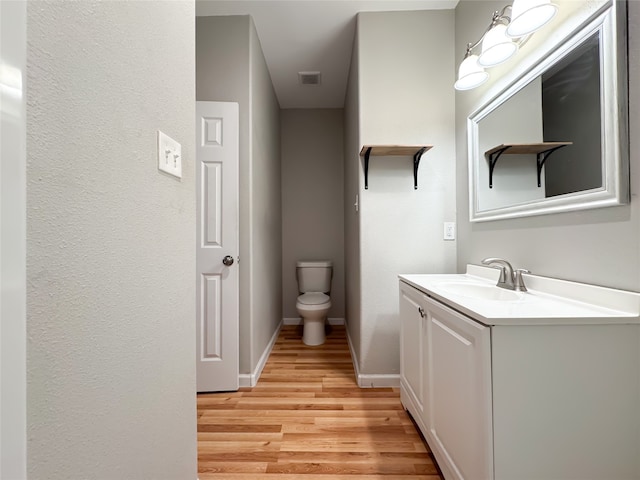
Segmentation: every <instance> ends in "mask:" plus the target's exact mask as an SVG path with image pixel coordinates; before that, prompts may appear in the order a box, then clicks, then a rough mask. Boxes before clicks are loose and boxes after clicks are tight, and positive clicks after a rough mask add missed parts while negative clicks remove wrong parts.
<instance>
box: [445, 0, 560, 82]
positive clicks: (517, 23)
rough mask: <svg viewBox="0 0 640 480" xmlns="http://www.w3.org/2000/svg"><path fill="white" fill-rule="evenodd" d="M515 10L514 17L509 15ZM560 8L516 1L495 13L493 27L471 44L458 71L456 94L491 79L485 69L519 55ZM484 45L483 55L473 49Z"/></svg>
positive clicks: (541, 1)
mask: <svg viewBox="0 0 640 480" xmlns="http://www.w3.org/2000/svg"><path fill="white" fill-rule="evenodd" d="M507 10H511V12H510V13H511V16H508V15H507ZM557 11H558V7H557V6H556V5H554V4H553V3H551V1H550V0H514V2H513V6H512V5H506V6H505V7H503V8H502V10H498V11H495V12H494V13H493V16H492V17H491V24H490V25H489V27H488V28H487V29H486V30H485V32H484V33H483V34H482V36H481V37H480V39H479V40H478V41H477V42H475V43H469V44H467V51H466V53H465V56H464V59H463V61H462V63H461V64H460V67H459V69H458V80H457V81H456V83H455V84H454V87H455V89H456V90H471V89H472V88H476V87H477V86H479V85H482V84H483V83H484V82H486V81H487V79H488V78H489V74H488V73H487V72H485V70H484V69H485V68H490V67H494V66H496V65H499V64H501V63H503V62H506V61H507V60H508V59H509V58H511V57H512V56H513V55H515V54H516V53H517V51H518V49H519V47H520V46H521V45H522V44H523V43H524V42H525V41H526V40H527V39H528V38H529V35H530V34H532V33H533V32H535V31H537V30H539V29H540V28H541V27H543V26H544V25H546V24H547V23H548V22H549V21H550V20H551V19H552V18H553V17H554V16H555V14H556V12H557ZM480 45H481V50H480V55H476V54H474V53H473V49H475V48H476V47H478V46H480Z"/></svg>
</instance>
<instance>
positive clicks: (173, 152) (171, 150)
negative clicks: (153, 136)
mask: <svg viewBox="0 0 640 480" xmlns="http://www.w3.org/2000/svg"><path fill="white" fill-rule="evenodd" d="M158 169H159V170H161V171H163V172H165V173H168V174H169V175H173V176H174V177H178V178H182V146H181V145H180V144H179V143H178V142H176V141H175V140H174V139H173V138H171V137H170V136H168V135H166V134H165V133H162V132H161V131H160V130H158Z"/></svg>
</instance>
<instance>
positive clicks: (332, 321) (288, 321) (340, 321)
mask: <svg viewBox="0 0 640 480" xmlns="http://www.w3.org/2000/svg"><path fill="white" fill-rule="evenodd" d="M327 322H328V323H329V325H344V318H327ZM282 324H283V325H302V318H300V317H296V318H283V319H282Z"/></svg>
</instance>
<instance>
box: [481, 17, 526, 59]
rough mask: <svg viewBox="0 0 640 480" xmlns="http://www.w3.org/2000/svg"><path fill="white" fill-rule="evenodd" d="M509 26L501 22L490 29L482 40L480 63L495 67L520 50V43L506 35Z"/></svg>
mask: <svg viewBox="0 0 640 480" xmlns="http://www.w3.org/2000/svg"><path fill="white" fill-rule="evenodd" d="M506 30H507V26H506V25H504V24H502V23H499V24H497V25H496V26H494V27H493V28H492V29H491V30H489V31H488V32H487V33H486V35H485V36H484V39H483V40H482V53H480V56H479V57H478V63H479V64H480V65H482V66H483V67H493V66H495V65H498V64H500V63H502V62H505V61H507V60H508V59H509V58H511V57H512V56H513V55H514V54H515V53H516V52H517V51H518V44H516V43H515V42H514V41H513V40H511V38H509V37H507V36H506V35H505V32H506Z"/></svg>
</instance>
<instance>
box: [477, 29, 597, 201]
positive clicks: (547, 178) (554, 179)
mask: <svg viewBox="0 0 640 480" xmlns="http://www.w3.org/2000/svg"><path fill="white" fill-rule="evenodd" d="M599 52H600V39H599V36H598V34H594V35H592V36H591V37H589V38H588V39H587V40H586V41H584V42H583V43H582V44H580V45H579V46H578V47H576V48H575V49H574V50H573V51H571V52H570V53H569V54H568V55H567V56H565V57H564V58H562V59H561V60H560V61H559V62H558V63H556V64H555V65H553V66H552V67H551V68H549V69H548V70H547V71H546V72H544V73H543V74H542V75H540V76H538V77H536V78H534V79H533V80H532V81H531V82H530V83H529V84H528V85H526V86H525V87H523V88H522V89H521V90H519V91H518V92H517V93H515V94H514V95H513V96H512V97H510V98H509V99H508V100H507V101H505V102H504V103H503V104H502V105H500V106H499V107H498V108H496V109H495V110H493V111H492V112H491V113H490V114H489V115H487V116H486V117H485V118H483V119H482V121H480V122H479V124H478V132H479V138H480V151H481V152H483V153H484V157H485V160H486V161H487V164H488V167H489V170H488V171H487V172H486V173H487V174H488V176H487V178H486V181H485V179H481V180H480V181H481V182H482V183H486V188H488V191H486V189H485V192H486V193H485V195H483V196H482V198H481V200H482V201H481V203H480V205H479V207H480V209H481V210H485V209H492V208H498V207H503V206H507V205H512V204H514V203H525V202H530V201H534V200H539V199H544V198H548V197H554V196H557V195H564V194H567V193H573V192H579V191H583V190H589V189H593V188H600V187H602V180H603V171H602V162H601V160H602V153H601V152H602V145H601V139H600V133H601V131H602V125H601V111H600V56H599ZM521 152H522V153H521ZM496 154H497V159H496ZM493 161H495V164H494V165H493V171H491V170H492V162H493ZM538 169H540V186H538ZM490 177H492V178H490Z"/></svg>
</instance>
